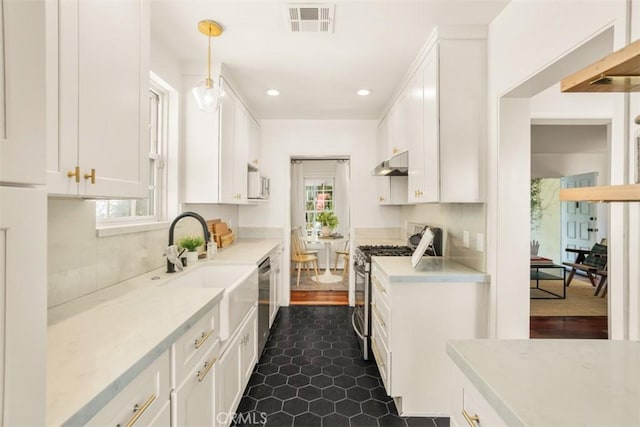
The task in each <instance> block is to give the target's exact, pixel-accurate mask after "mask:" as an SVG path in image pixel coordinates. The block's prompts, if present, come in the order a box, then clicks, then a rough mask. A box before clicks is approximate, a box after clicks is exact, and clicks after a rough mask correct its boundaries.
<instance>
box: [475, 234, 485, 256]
mask: <svg viewBox="0 0 640 427" xmlns="http://www.w3.org/2000/svg"><path fill="white" fill-rule="evenodd" d="M476 250H477V251H478V252H484V234H482V233H478V234H476Z"/></svg>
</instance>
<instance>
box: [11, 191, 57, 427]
mask: <svg viewBox="0 0 640 427" xmlns="http://www.w3.org/2000/svg"><path fill="white" fill-rule="evenodd" d="M46 235H47V195H46V193H45V192H44V191H42V190H35V189H24V188H11V187H0V313H3V315H2V316H0V345H1V347H0V348H2V349H3V351H2V352H0V420H3V421H4V425H5V426H20V425H24V426H27V425H28V426H38V425H45V423H46V420H45V418H46V414H45V411H46V405H45V404H46V393H45V390H46V388H45V381H46V350H47V348H46V346H47V255H46V244H45V243H44V240H43V237H46ZM1 424H2V422H1V421H0V425H1Z"/></svg>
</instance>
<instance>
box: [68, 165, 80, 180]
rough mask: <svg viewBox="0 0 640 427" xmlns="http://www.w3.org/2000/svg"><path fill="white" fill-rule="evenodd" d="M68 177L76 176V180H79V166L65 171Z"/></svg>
mask: <svg viewBox="0 0 640 427" xmlns="http://www.w3.org/2000/svg"><path fill="white" fill-rule="evenodd" d="M67 176H68V177H69V178H73V177H75V178H76V180H75V181H76V182H80V166H76V167H75V169H74V170H72V171H69V172H67Z"/></svg>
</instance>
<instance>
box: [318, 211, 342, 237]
mask: <svg viewBox="0 0 640 427" xmlns="http://www.w3.org/2000/svg"><path fill="white" fill-rule="evenodd" d="M316 220H317V221H318V222H319V223H320V225H322V235H323V236H330V235H331V232H332V231H333V229H334V228H336V227H337V225H338V224H339V223H340V221H338V217H337V216H336V215H335V214H334V213H333V212H331V211H322V212H320V213H319V214H318V217H317V218H316Z"/></svg>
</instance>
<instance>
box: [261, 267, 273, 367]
mask: <svg viewBox="0 0 640 427" xmlns="http://www.w3.org/2000/svg"><path fill="white" fill-rule="evenodd" d="M270 280H271V263H270V260H269V257H267V258H266V259H265V260H264V261H262V262H261V263H260V265H259V266H258V358H259V357H260V355H261V354H262V350H264V346H265V344H266V343H267V339H268V338H269V300H270V295H269V293H270V292H271V290H270V287H271V283H270Z"/></svg>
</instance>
